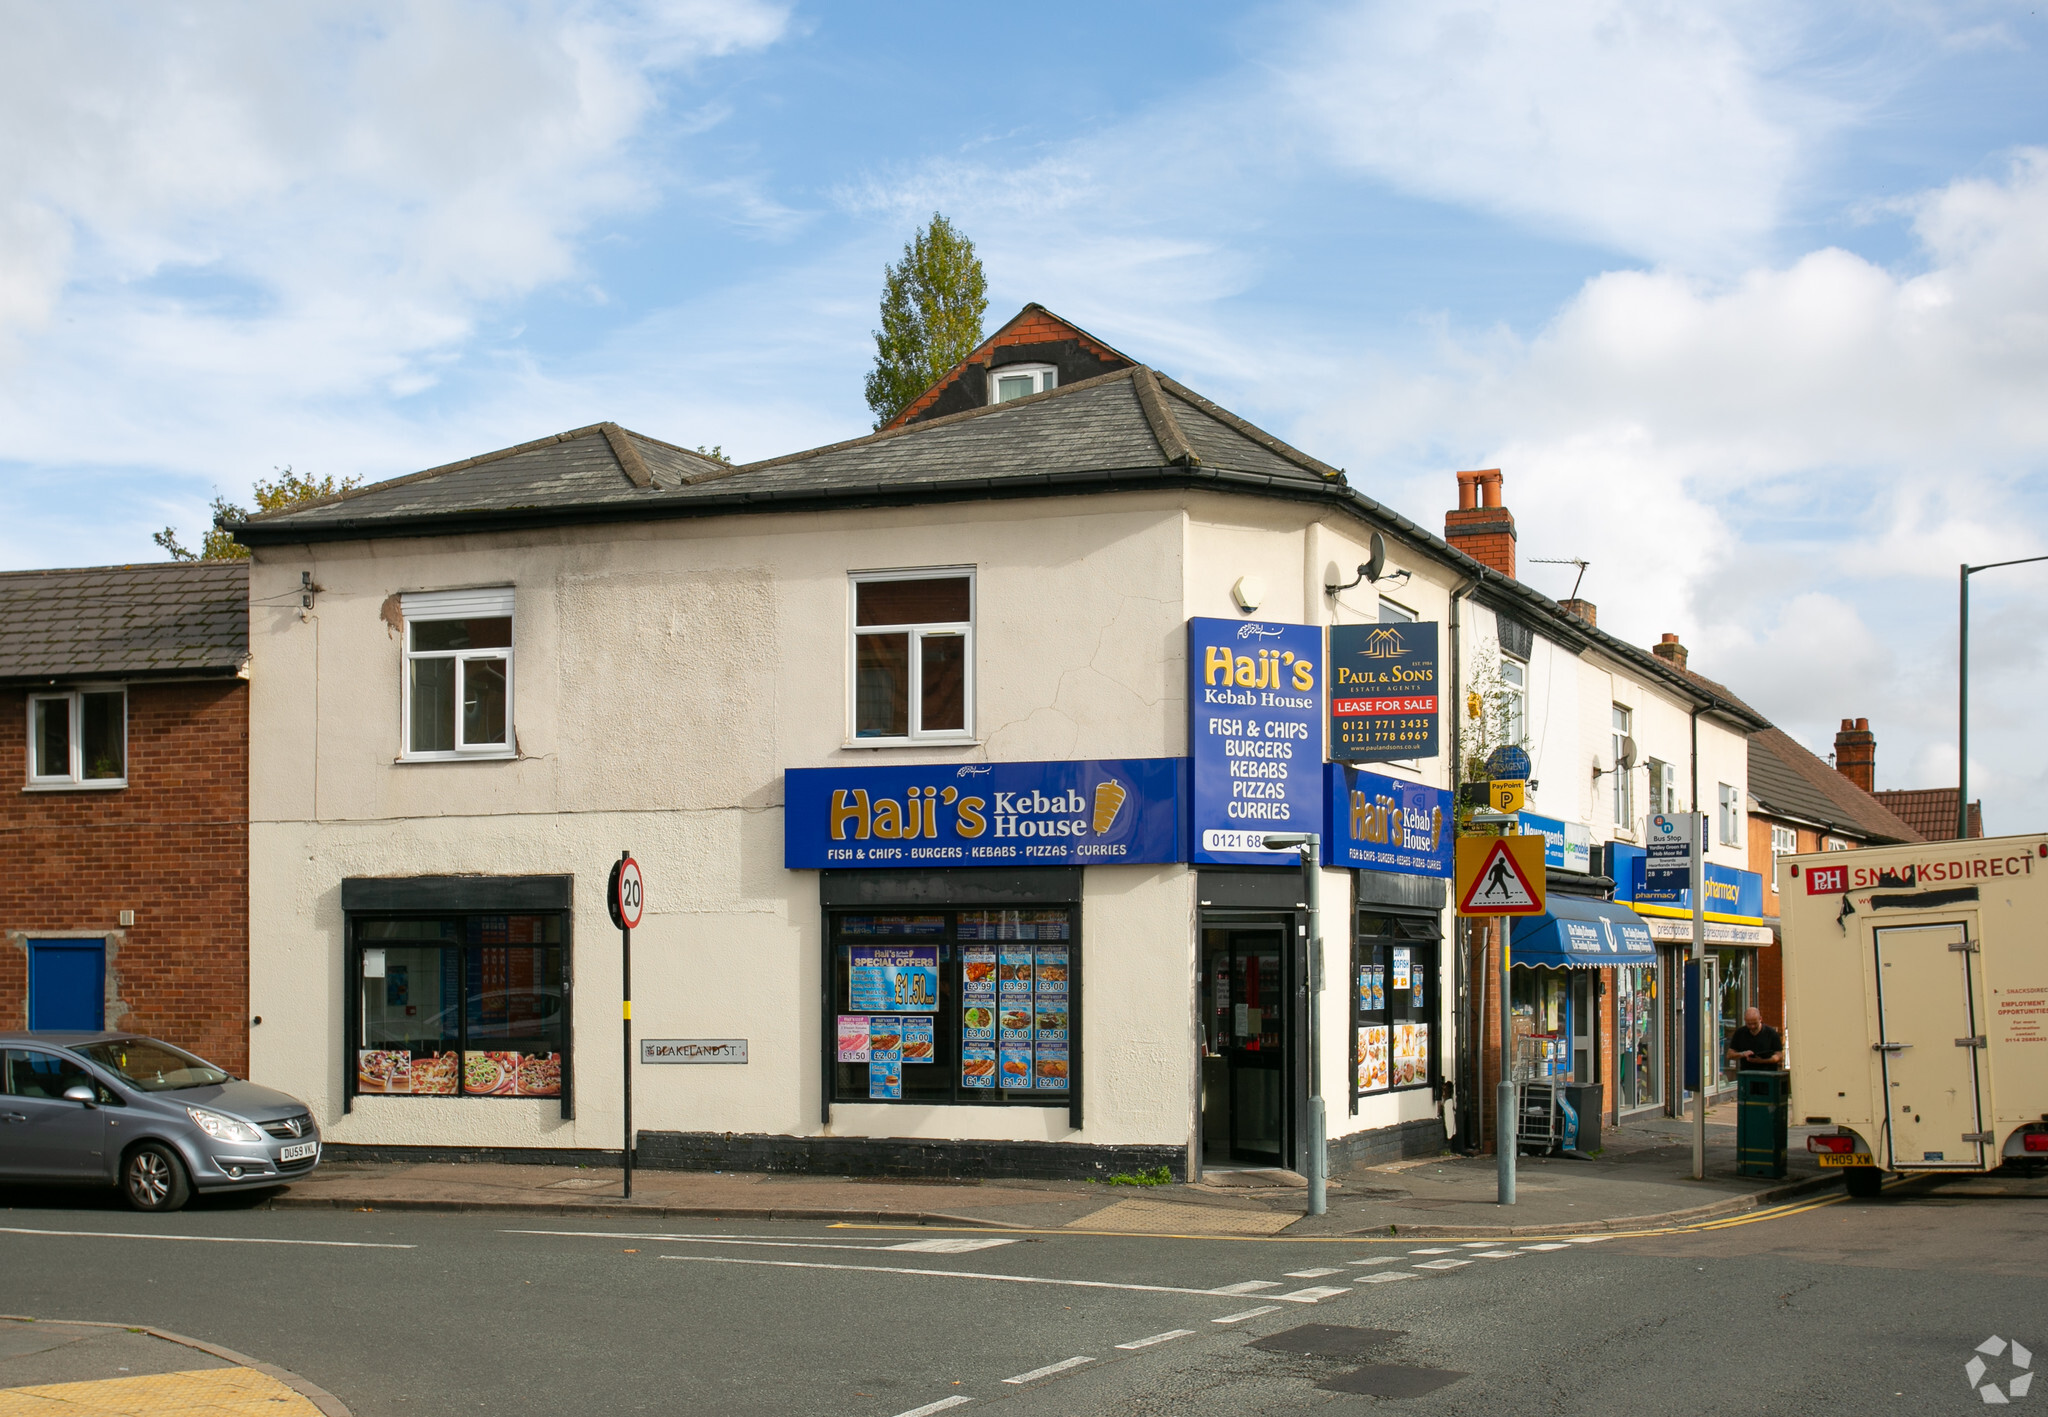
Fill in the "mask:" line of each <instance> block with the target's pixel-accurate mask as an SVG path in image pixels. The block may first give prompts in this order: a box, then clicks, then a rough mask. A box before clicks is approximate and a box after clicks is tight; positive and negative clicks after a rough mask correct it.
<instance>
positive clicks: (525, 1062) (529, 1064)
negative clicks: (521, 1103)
mask: <svg viewBox="0 0 2048 1417" xmlns="http://www.w3.org/2000/svg"><path fill="white" fill-rule="evenodd" d="M519 1095H520V1096H521V1097H560V1096H561V1095H562V1055H561V1054H560V1053H528V1054H525V1055H524V1056H523V1057H521V1058H520V1060H519Z"/></svg>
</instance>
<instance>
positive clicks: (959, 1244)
mask: <svg viewBox="0 0 2048 1417" xmlns="http://www.w3.org/2000/svg"><path fill="white" fill-rule="evenodd" d="M500 1233H502V1234H506V1235H561V1236H567V1237H568V1238H570V1239H575V1240H666V1241H668V1242H670V1243H671V1244H678V1245H747V1246H751V1247H753V1248H756V1249H771V1250H861V1251H863V1252H867V1253H874V1252H876V1251H879V1250H898V1251H901V1250H909V1251H912V1252H913V1253H916V1254H926V1255H960V1254H966V1253H967V1252H969V1251H971V1250H993V1249H995V1248H996V1247H997V1246H999V1245H1014V1244H1016V1243H1017V1242H1016V1241H1015V1240H993V1239H991V1240H967V1239H961V1240H905V1241H904V1242H903V1243H901V1244H897V1245H846V1244H841V1243H839V1242H838V1241H835V1240H771V1239H769V1238H768V1237H767V1236H765V1235H668V1234H652V1233H649V1234H643V1235H636V1234H631V1233H626V1232H621V1231H616V1230H506V1231H502V1232H500Z"/></svg>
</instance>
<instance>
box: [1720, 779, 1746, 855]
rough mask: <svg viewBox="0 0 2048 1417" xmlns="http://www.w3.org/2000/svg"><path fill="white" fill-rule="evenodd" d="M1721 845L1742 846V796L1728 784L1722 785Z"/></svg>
mask: <svg viewBox="0 0 2048 1417" xmlns="http://www.w3.org/2000/svg"><path fill="white" fill-rule="evenodd" d="M1720 786H1721V811H1720V822H1721V845H1723V846H1740V845H1742V794H1741V793H1739V792H1737V791H1736V790H1735V789H1734V788H1733V787H1731V786H1730V785H1729V784H1727V783H1725V782H1724V783H1722V784H1721V785H1720Z"/></svg>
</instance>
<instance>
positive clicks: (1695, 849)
mask: <svg viewBox="0 0 2048 1417" xmlns="http://www.w3.org/2000/svg"><path fill="white" fill-rule="evenodd" d="M1706 880H1707V814H1706V813H1705V812H1702V811H1700V810H1699V803H1698V802H1694V803H1693V814H1692V879H1691V880H1690V882H1689V883H1688V884H1689V885H1690V886H1691V887H1692V977H1693V980H1694V985H1693V988H1694V991H1695V992H1696V993H1697V994H1698V996H1699V997H1698V1000H1697V1002H1696V1003H1695V1004H1694V1005H1693V1007H1694V1008H1695V1010H1696V1011H1697V1014H1698V1017H1697V1019H1696V1021H1695V1024H1694V1026H1695V1028H1696V1029H1697V1030H1698V1033H1699V1054H1700V1056H1699V1069H1700V1078H1699V1083H1700V1085H1699V1086H1698V1087H1697V1088H1695V1089H1693V1094H1692V1178H1693V1179H1694V1180H1695V1181H1704V1180H1706V1179H1707V1072H1708V1068H1707V1063H1708V1058H1709V1055H1708V1052H1707V1034H1708V1029H1709V1026H1710V1025H1711V1023H1712V1021H1713V1017H1714V1015H1713V1011H1712V1010H1711V1009H1710V1008H1709V1007H1708V1004H1707V966H1706V958H1707V885H1706ZM1719 1054H1720V1049H1718V1048H1717V1049H1715V1050H1714V1055H1713V1060H1714V1062H1716V1063H1717V1064H1718V1062H1719V1061H1720V1059H1719Z"/></svg>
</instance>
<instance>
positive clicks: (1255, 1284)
mask: <svg viewBox="0 0 2048 1417" xmlns="http://www.w3.org/2000/svg"><path fill="white" fill-rule="evenodd" d="M1279 1287H1280V1281H1279V1280H1277V1279H1247V1280H1244V1281H1242V1282H1240V1283H1237V1284H1226V1285H1224V1286H1223V1287H1222V1288H1221V1289H1218V1290H1216V1291H1215V1292H1216V1293H1218V1294H1256V1293H1257V1292H1258V1291H1259V1290H1261V1289H1278V1288H1279Z"/></svg>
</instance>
